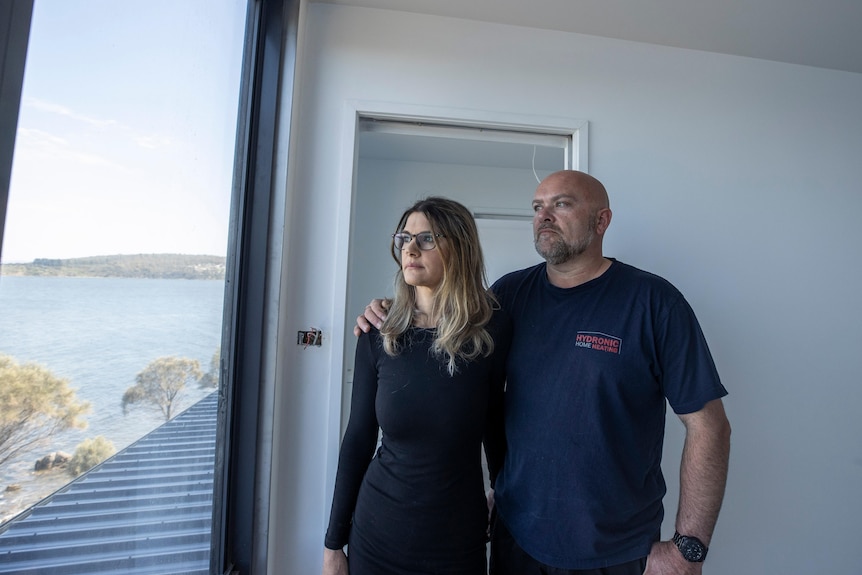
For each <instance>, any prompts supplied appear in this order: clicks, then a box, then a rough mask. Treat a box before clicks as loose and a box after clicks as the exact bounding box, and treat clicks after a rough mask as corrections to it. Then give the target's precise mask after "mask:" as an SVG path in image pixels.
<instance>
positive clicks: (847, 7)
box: [312, 0, 862, 74]
mask: <svg viewBox="0 0 862 575" xmlns="http://www.w3.org/2000/svg"><path fill="white" fill-rule="evenodd" d="M312 1H317V2H326V3H330V4H341V5H346V6H364V7H369V8H381V9H389V10H401V11H406V12H417V13H423V14H433V15H437V16H449V17H454V18H466V19H470V20H483V21H487V22H496V23H499V24H512V25H518V26H529V27H533V28H544V29H548V30H559V31H564V32H576V33H580V34H590V35H594V36H605V37H608V38H616V39H620V40H630V41H634V42H645V43H649V44H660V45H663V46H673V47H677V48H688V49H692V50H703V51H707V52H718V53H721V54H732V55H736V56H744V57H749V58H760V59H764V60H773V61H776V62H785V63H789V64H801V65H804V66H816V67H819V68H829V69H833V70H842V71H846V72H855V73H860V74H862V0H649V1H644V0H529V1H525V0H312Z"/></svg>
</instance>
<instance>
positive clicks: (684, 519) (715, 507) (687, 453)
mask: <svg viewBox="0 0 862 575" xmlns="http://www.w3.org/2000/svg"><path fill="white" fill-rule="evenodd" d="M680 419H681V420H682V423H683V425H684V426H685V446H684V447H683V450H682V463H681V465H680V489H679V507H678V510H677V515H676V530H677V531H678V532H679V533H681V534H683V535H688V536H692V537H697V538H698V539H700V540H701V541H702V542H703V543H704V545H706V546H709V543H710V540H711V539H712V532H713V530H714V529H715V523H716V521H717V520H718V512H719V510H720V509H721V502H722V499H723V498H724V488H725V485H726V484H727V466H728V460H729V458H730V422H729V421H728V420H727V415H726V414H725V412H724V404H723V403H722V402H721V400H720V399H715V400H713V401H710V402H709V403H707V404H706V405H705V406H704V407H703V409H701V410H700V411H696V412H694V413H687V414H685V415H681V416H680ZM702 567H703V563H690V562H688V561H686V560H685V559H683V557H682V554H681V553H680V552H679V550H678V549H677V548H676V545H675V544H674V543H673V542H672V541H661V542H659V543H656V544H655V545H654V546H653V548H652V551H651V552H650V555H649V559H648V561H647V568H646V571H645V572H644V575H663V574H666V573H667V574H671V573H673V574H677V573H680V574H694V575H697V574H699V573H701V572H702Z"/></svg>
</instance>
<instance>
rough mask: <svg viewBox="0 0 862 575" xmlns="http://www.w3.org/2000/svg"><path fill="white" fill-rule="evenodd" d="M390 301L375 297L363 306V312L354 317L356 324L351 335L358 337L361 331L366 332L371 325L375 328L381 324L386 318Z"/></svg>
mask: <svg viewBox="0 0 862 575" xmlns="http://www.w3.org/2000/svg"><path fill="white" fill-rule="evenodd" d="M389 303H390V301H389V300H388V299H375V300H371V303H370V304H368V305H367V306H365V313H363V314H362V315H360V316H358V317H357V318H356V325H355V326H353V335H355V336H356V337H359V334H360V333H362V332H365V333H368V331H369V330H370V329H371V326H372V325H373V326H374V327H376V328H377V329H380V326H381V325H383V321H384V320H385V319H386V310H388V309H389Z"/></svg>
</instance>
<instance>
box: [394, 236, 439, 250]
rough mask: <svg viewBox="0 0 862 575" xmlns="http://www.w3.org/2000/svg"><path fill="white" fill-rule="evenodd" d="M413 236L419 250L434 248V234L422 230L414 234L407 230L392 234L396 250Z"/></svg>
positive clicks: (407, 242)
mask: <svg viewBox="0 0 862 575" xmlns="http://www.w3.org/2000/svg"><path fill="white" fill-rule="evenodd" d="M413 238H416V245H418V246H419V249H420V250H426V251H427V250H431V249H434V234H432V233H431V232H422V233H421V234H416V235H415V236H414V235H412V234H410V233H409V232H401V233H398V234H395V235H393V236H392V239H393V240H394V242H395V249H396V250H400V249H402V248H403V247H404V246H405V245H407V244H409V243H410V242H411V240H413Z"/></svg>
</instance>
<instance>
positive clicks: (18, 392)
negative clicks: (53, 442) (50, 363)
mask: <svg viewBox="0 0 862 575" xmlns="http://www.w3.org/2000/svg"><path fill="white" fill-rule="evenodd" d="M89 411H90V404H89V403H87V402H82V401H78V399H77V397H76V396H75V390H73V389H72V388H71V387H69V382H68V380H66V379H62V378H59V377H57V376H55V375H54V374H53V373H51V371H50V370H48V369H47V368H45V367H42V366H41V365H39V364H36V363H25V364H19V363H18V362H17V361H15V359H14V358H12V357H10V356H8V355H3V354H0V466H2V465H3V464H4V463H6V462H7V461H8V460H9V459H10V458H12V457H14V456H15V455H17V454H18V453H20V452H22V451H26V450H29V449H31V448H33V447H37V446H39V445H43V444H46V443H47V442H48V441H49V440H50V438H51V437H52V436H53V435H54V434H56V433H58V432H60V431H64V430H66V429H71V428H78V429H83V428H85V427H87V422H86V421H85V420H84V419H83V415H84V414H85V413H87V412H89Z"/></svg>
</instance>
